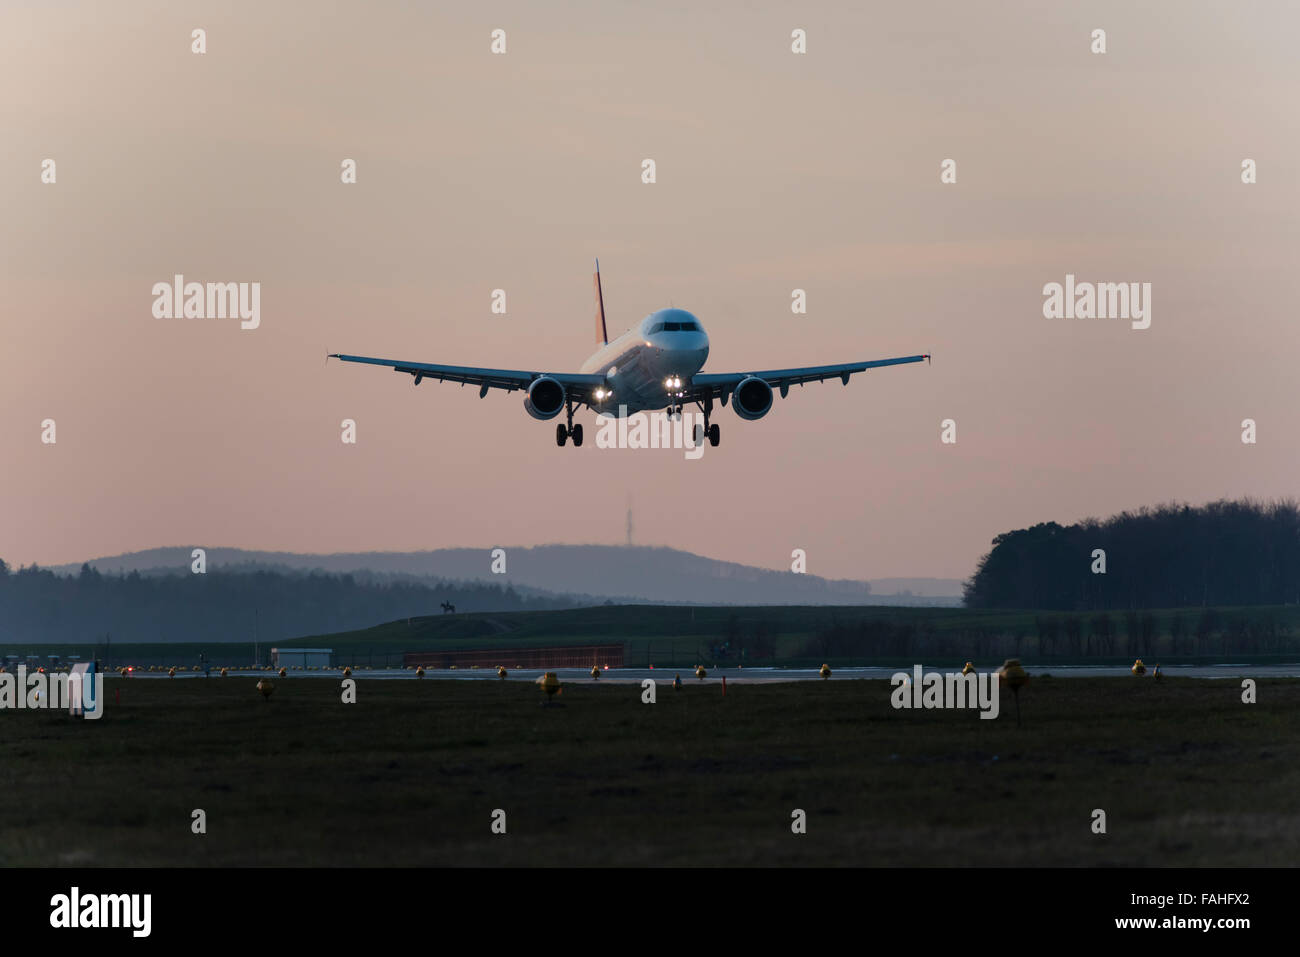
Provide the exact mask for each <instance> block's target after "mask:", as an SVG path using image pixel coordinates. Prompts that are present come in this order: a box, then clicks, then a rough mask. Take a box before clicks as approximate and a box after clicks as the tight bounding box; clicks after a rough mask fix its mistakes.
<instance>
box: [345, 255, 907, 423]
mask: <svg viewBox="0 0 1300 957" xmlns="http://www.w3.org/2000/svg"><path fill="white" fill-rule="evenodd" d="M594 285H595V294H596V346H597V349H596V352H595V354H594V355H592V357H591V358H590V359H588V360H587V361H586V362H584V363H583V364H582V367H581V368H580V369H579V371H577V372H524V371H517V370H514V369H478V368H474V367H472V366H445V365H435V364H432V363H427V362H401V361H398V360H394V359H372V358H370V357H369V356H348V355H342V354H340V353H336V352H335V353H330V355H329V358H333V359H342V360H343V361H344V362H366V363H369V364H371V365H377V366H388V367H389V368H392V369H394V370H396V371H397V372H403V373H406V374H407V375H411V376H414V377H415V384H416V385H419V384H420V382H421V381H422V380H424V379H437V380H438V381H439V382H459V383H461V385H462V386H463V385H476V386H478V394H479V398H482V397H483V396H485V395H487V393H488V390H489V389H504V390H505V391H507V392H514V391H515V390H516V389H521V390H523V391H525V392H526V393H527V395H526V396H525V398H524V409H525V410H527V412H528V414H529V415H531V416H532V417H533V418H534V419H543V420H545V419H553V418H555V417H556V416H557V415H559V414H560V413H561V412H563V413H564V414H565V424H557V425H556V426H555V444H556V445H560V446H563V445H564V443H565V442H566V441H567V440H569V439H573V444H574V445H575V446H579V445H582V425H581V423H579V424H578V425H574V424H573V412H574V409H575V407H576V408H580V407H581V406H584V405H585V406H586V407H587V408H589V409H591V410H592V411H594V412H595V413H596V414H597V415H599V416H607V417H615V418H617V417H619V416H624V415H632V414H633V413H636V412H642V411H645V410H649V409H665V410H667V411H668V412H669V413H670V414H672V415H675V416H680V415H681V411H682V406H683V404H684V403H687V402H691V403H694V404H695V405H696V406H697V407H698V408H699V410H700V411H701V412H702V413H703V414H704V425H703V426H696V436H695V442H696V444H697V445H698V444H699V443H701V442H702V441H703V440H704V438H705V437H707V438H708V440H709V444H710V445H714V446H716V445H717V444H718V440H719V437H720V430H719V428H718V425H717V423H716V422H713V423H711V422H710V421H709V419H710V417H711V416H712V414H713V403H714V400H717V401H719V402H721V403H722V404H723V405H724V406H725V405H726V404H727V400H728V399H730V400H731V407H732V408H733V409H734V410H735V412H736V414H737V415H738V416H740V417H741V418H742V419H747V420H751V421H752V420H754V419H761V418H762V417H763V416H765V415H767V413H768V412H769V411H771V409H772V390H773V389H774V388H775V389H780V390H781V397H782V398H785V396H786V394H787V393H788V392H789V391H790V386H792V385H803V384H804V383H805V382H821V381H823V380H825V379H835V378H838V379H839V380H840V381H841V382H842V383H843V384H844V385H848V384H849V376H851V375H852V374H853V373H855V372H863V371H865V370H867V369H874V368H878V367H879V366H896V365H903V364H904V363H908V362H920V361H921V360H922V359H926V360H928V359H929V358H930V356H929V355H928V354H924V355H919V356H903V357H901V358H898V359H874V360H871V361H869V362H848V363H844V364H842V365H830V366H806V367H804V368H801V369H769V370H766V371H762V372H723V373H702V372H700V370H701V369H702V368H703V367H704V360H705V359H707V358H708V355H709V337H708V335H706V334H705V332H704V327H703V326H701V325H700V321H699V320H698V319H696V318H695V316H693V315H691V314H690V313H689V312H687V311H686V310H685V309H660V310H659V311H658V312H652V313H651V314H650V315H648V316H646V317H645V318H644V319H642V320H641V321H640V322H639V323H638V324H637V325H636V326H635V327H634V328H632V329H630V330H628V331H627V332H625V333H623V334H622V335H621V336H619V337H618V338H617V339H615V340H614V341H613V342H610V341H609V336H608V335H607V333H606V331H605V300H604V297H603V296H602V294H601V289H600V261H599V260H597V261H596V274H595V278H594Z"/></svg>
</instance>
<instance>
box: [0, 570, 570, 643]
mask: <svg viewBox="0 0 1300 957" xmlns="http://www.w3.org/2000/svg"><path fill="white" fill-rule="evenodd" d="M442 602H448V603H450V604H452V605H455V606H456V610H457V611H462V612H464V611H525V610H544V609H550V608H571V607H573V606H574V605H575V604H577V601H576V600H573V599H569V598H568V597H566V596H553V597H548V596H532V595H528V596H525V595H520V594H519V593H517V592H516V591H515V590H514V589H512V588H508V587H502V586H499V585H488V584H479V583H475V582H468V583H462V582H447V583H437V582H432V583H431V582H428V581H427V580H426V581H423V582H405V581H366V580H364V579H362V578H361V577H358V576H353V575H329V574H323V573H303V572H281V571H266V570H262V571H245V572H235V571H223V570H220V569H214V570H210V571H208V572H207V573H206V574H203V575H192V574H179V575H176V574H168V575H141V574H140V573H139V572H131V573H130V574H125V575H105V574H101V573H100V572H97V571H95V570H94V569H92V568H90V567H89V566H88V565H87V566H83V567H82V569H81V573H80V574H78V575H73V576H62V575H55V574H54V573H53V572H50V571H47V570H44V569H38V568H35V567H31V568H21V569H17V570H14V569H11V568H9V567H8V566H7V565H5V563H4V562H3V561H0V642H2V643H14V642H91V641H99V640H102V639H103V638H104V636H105V635H111V636H112V640H113V641H115V642H116V641H122V642H133V641H139V642H144V641H186V642H194V641H201V642H218V641H253V640H255V639H257V640H260V641H263V642H274V641H278V640H283V639H286V638H296V637H298V636H300V635H310V634H322V633H326V632H333V631H339V630H340V629H344V628H362V627H368V626H370V625H373V624H375V622H380V621H393V620H395V619H398V618H406V617H412V616H415V615H435V614H438V613H439V609H440V607H441V604H442Z"/></svg>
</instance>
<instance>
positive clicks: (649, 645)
mask: <svg viewBox="0 0 1300 957" xmlns="http://www.w3.org/2000/svg"><path fill="white" fill-rule="evenodd" d="M1212 611H1213V613H1214V614H1215V615H1216V616H1217V617H1216V621H1215V625H1214V629H1213V631H1212V632H1207V633H1206V634H1204V635H1203V636H1202V637H1201V638H1196V639H1194V635H1195V633H1196V631H1197V627H1198V621H1199V619H1200V617H1201V616H1202V615H1203V614H1205V612H1206V609H1203V608H1179V609H1164V610H1155V611H1154V612H1152V613H1151V614H1152V616H1153V625H1154V628H1155V633H1154V635H1153V636H1152V638H1151V640H1150V641H1149V642H1148V641H1146V640H1145V639H1144V640H1143V641H1142V643H1141V644H1139V645H1131V644H1130V643H1129V641H1128V639H1127V636H1126V635H1125V634H1124V630H1125V628H1126V627H1127V623H1126V622H1125V620H1124V616H1123V615H1121V614H1119V613H1117V612H1115V613H1111V614H1110V615H1109V620H1110V623H1111V626H1112V627H1113V628H1114V629H1115V635H1114V637H1113V638H1111V639H1110V640H1109V641H1108V642H1106V643H1100V642H1099V643H1096V644H1094V643H1092V642H1090V641H1085V640H1083V639H1082V638H1081V639H1080V640H1079V641H1077V642H1074V643H1071V642H1070V641H1069V640H1068V639H1067V638H1066V636H1065V635H1064V634H1061V635H1058V636H1056V637H1055V638H1053V639H1052V640H1051V641H1050V642H1049V643H1044V642H1042V641H1041V640H1040V639H1039V638H1038V637H1037V631H1038V627H1039V622H1040V619H1044V618H1048V619H1052V620H1054V621H1057V622H1060V623H1063V622H1064V621H1065V620H1067V619H1071V618H1073V619H1077V620H1078V622H1079V624H1080V632H1081V635H1082V636H1087V635H1088V633H1089V631H1090V629H1091V627H1092V626H1093V624H1094V622H1093V620H1092V618H1091V613H1082V612H1080V613H1072V614H1064V613H1059V612H1029V611H987V610H982V609H968V608H898V607H881V606H862V605H856V606H826V605H811V606H749V607H743V606H718V607H705V606H689V605H601V606H596V607H592V608H577V609H570V610H565V611H527V612H483V613H474V614H459V615H431V616H425V617H416V618H411V619H403V620H400V621H394V622H387V623H385V624H381V625H376V626H375V627H373V628H365V629H362V630H359V631H350V632H339V633H335V634H329V635H311V636H307V637H301V638H295V639H291V640H280V641H262V642H261V643H260V645H258V647H257V649H256V655H255V649H254V643H253V642H252V641H247V640H244V641H230V642H221V643H216V644H212V643H209V644H205V645H198V644H191V643H183V642H152V643H145V642H127V641H122V640H120V638H121V636H119V640H114V641H113V642H112V644H111V646H110V645H108V644H106V643H102V642H101V643H98V644H95V643H86V644H81V645H66V644H60V645H41V644H21V645H19V644H12V643H0V654H12V655H28V654H33V655H42V656H45V655H53V654H58V655H63V656H67V655H78V656H80V657H81V658H82V659H90V658H94V657H98V658H99V659H100V660H101V661H103V660H105V659H108V661H107V663H109V664H114V665H117V664H134V665H136V666H148V665H155V666H158V665H161V666H164V667H166V666H170V665H180V666H183V667H192V666H193V665H195V664H197V663H198V661H199V655H200V653H203V654H204V655H206V658H207V660H208V661H209V662H211V663H213V664H215V665H216V666H218V667H220V666H221V665H240V666H243V665H248V664H250V663H252V662H253V660H254V658H255V657H257V658H258V659H259V660H260V661H261V663H262V664H267V663H269V661H270V649H271V647H272V646H273V645H275V646H281V647H292V646H294V645H298V646H305V647H325V648H332V649H333V650H334V664H336V665H343V664H351V665H367V664H369V665H373V666H374V667H390V666H391V667H396V666H400V665H401V663H402V655H403V654H404V653H406V652H414V651H430V650H442V651H446V650H453V649H454V650H465V649H473V648H493V649H514V648H536V647H545V646H556V645H571V644H605V643H609V642H621V643H622V644H623V646H624V649H625V659H624V660H625V662H626V663H627V664H628V665H629V666H646V665H648V664H650V663H651V662H653V663H654V664H655V665H656V667H670V666H671V667H678V668H684V667H694V665H695V664H696V663H697V662H700V661H704V662H706V663H712V662H713V661H714V658H713V657H712V655H711V654H710V646H711V645H715V644H720V643H721V642H722V641H723V640H725V639H727V638H728V637H730V638H731V639H732V640H733V641H734V642H735V645H736V649H738V648H739V647H740V646H742V645H743V646H746V656H745V657H744V658H743V659H742V658H741V657H740V655H739V651H738V650H736V649H733V651H732V652H731V653H730V654H729V655H728V657H727V659H726V660H727V661H729V662H731V663H736V662H739V661H741V660H743V661H744V662H746V663H748V664H777V665H786V666H794V667H808V666H812V667H817V666H818V665H820V664H821V663H822V662H823V661H830V662H832V664H836V665H850V664H854V665H890V666H892V665H907V666H910V665H911V664H913V663H915V662H923V663H934V664H947V663H949V662H952V661H954V660H955V662H956V664H957V665H960V664H961V663H962V662H963V661H965V660H966V659H968V658H969V659H974V660H977V661H980V660H984V661H991V662H992V663H994V664H997V663H999V662H1001V661H1002V660H1003V659H1004V658H1007V657H1019V658H1022V659H1025V660H1033V661H1038V660H1043V661H1050V662H1051V663H1054V664H1068V663H1082V662H1091V663H1097V662H1099V661H1107V662H1110V663H1119V662H1121V661H1124V662H1131V661H1132V660H1133V657H1134V656H1135V655H1139V654H1140V655H1143V656H1144V657H1148V656H1155V660H1157V661H1162V662H1164V663H1166V664H1174V663H1180V662H1181V663H1193V662H1214V661H1243V660H1250V661H1253V662H1265V661H1283V660H1284V661H1288V662H1290V661H1295V660H1296V659H1297V657H1300V606H1295V605H1286V606H1270V607H1264V606H1261V607H1248V608H1221V609H1212ZM1175 627H1177V629H1178V633H1179V634H1180V635H1181V636H1182V637H1181V638H1178V639H1177V640H1175V638H1174V636H1173V635H1172V634H1171V631H1172V630H1173V629H1174V628H1175ZM836 629H839V630H840V631H841V632H842V636H841V638H840V639H838V640H836V641H834V642H827V643H825V644H823V643H821V642H819V641H818V640H816V638H817V636H819V635H825V634H827V633H828V632H829V631H834V630H836ZM759 636H762V637H761V639H760V637H759ZM232 637H234V636H232ZM760 644H765V645H767V647H766V648H760V647H759V646H760ZM1243 656H1248V657H1243Z"/></svg>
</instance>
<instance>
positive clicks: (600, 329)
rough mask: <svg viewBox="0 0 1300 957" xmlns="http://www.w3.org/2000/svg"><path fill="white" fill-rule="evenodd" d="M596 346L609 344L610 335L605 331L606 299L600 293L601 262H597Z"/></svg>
mask: <svg viewBox="0 0 1300 957" xmlns="http://www.w3.org/2000/svg"><path fill="white" fill-rule="evenodd" d="M594 282H595V287H596V345H598V346H603V345H604V344H605V343H607V342H609V334H608V333H607V332H606V331H605V297H604V296H602V295H601V293H600V260H599V259H597V260H596V276H595V280H594Z"/></svg>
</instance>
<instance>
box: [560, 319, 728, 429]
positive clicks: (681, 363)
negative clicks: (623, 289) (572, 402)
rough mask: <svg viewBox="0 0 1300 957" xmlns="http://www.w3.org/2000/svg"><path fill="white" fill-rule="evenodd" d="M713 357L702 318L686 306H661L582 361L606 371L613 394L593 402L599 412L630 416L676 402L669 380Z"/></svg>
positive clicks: (588, 369) (587, 368)
mask: <svg viewBox="0 0 1300 957" xmlns="http://www.w3.org/2000/svg"><path fill="white" fill-rule="evenodd" d="M708 357H709V337H708V334H707V333H705V331H704V327H703V326H702V325H700V320H698V319H696V318H695V317H694V316H693V315H691V314H690V313H689V312H687V311H686V310H685V309H660V310H659V311H658V312H652V313H651V314H650V315H648V316H646V317H645V318H644V319H642V320H641V321H640V322H639V323H638V324H637V325H636V326H634V327H633V328H632V329H629V330H628V331H627V332H625V333H623V334H622V335H621V336H619V337H618V338H617V339H614V340H613V341H612V342H609V343H607V344H606V345H604V346H602V347H601V348H600V349H599V350H598V351H597V352H596V354H595V355H593V356H592V357H591V358H590V359H588V360H587V361H586V362H584V363H583V364H582V368H581V370H580V371H581V372H584V373H596V374H599V375H603V376H605V378H606V381H607V382H608V383H609V390H610V394H609V395H608V396H606V397H605V398H604V399H603V400H602V401H600V402H599V403H597V402H594V401H593V403H592V405H593V407H594V408H595V409H596V412H597V414H598V415H605V416H619V415H622V414H627V415H631V414H632V413H634V412H642V411H645V410H647V409H664V408H667V407H668V406H670V405H672V404H673V402H674V400H673V398H672V392H673V391H675V390H673V389H671V388H669V387H668V386H667V385H665V382H666V380H669V379H674V378H677V379H681V382H682V386H683V387H685V386H689V385H690V380H691V376H693V375H695V373H697V372H699V371H700V369H701V368H703V366H704V360H705V359H707V358H708Z"/></svg>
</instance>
